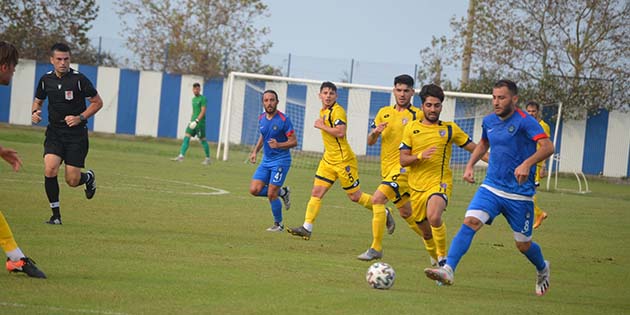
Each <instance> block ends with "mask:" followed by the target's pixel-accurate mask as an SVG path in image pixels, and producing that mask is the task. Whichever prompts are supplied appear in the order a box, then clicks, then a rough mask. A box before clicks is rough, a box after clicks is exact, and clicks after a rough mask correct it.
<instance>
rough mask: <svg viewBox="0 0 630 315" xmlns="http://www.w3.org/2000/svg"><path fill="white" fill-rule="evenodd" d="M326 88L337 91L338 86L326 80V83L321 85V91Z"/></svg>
mask: <svg viewBox="0 0 630 315" xmlns="http://www.w3.org/2000/svg"><path fill="white" fill-rule="evenodd" d="M324 88H329V89H331V90H333V91H335V92H337V86H336V85H335V84H334V83H332V82H330V81H326V82H324V83H322V85H321V86H320V87H319V91H320V92H321V91H322V90H323V89H324Z"/></svg>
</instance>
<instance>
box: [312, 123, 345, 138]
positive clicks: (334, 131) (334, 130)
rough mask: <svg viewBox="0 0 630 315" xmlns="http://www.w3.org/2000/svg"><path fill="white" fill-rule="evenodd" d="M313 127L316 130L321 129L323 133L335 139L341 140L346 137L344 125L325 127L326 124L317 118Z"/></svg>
mask: <svg viewBox="0 0 630 315" xmlns="http://www.w3.org/2000/svg"><path fill="white" fill-rule="evenodd" d="M314 127H315V128H317V129H321V130H323V131H324V132H326V133H328V134H329V135H331V136H333V137H336V138H343V137H345V136H346V125H345V124H339V125H336V126H334V127H329V126H326V124H325V123H324V119H322V118H318V119H317V120H315V124H314Z"/></svg>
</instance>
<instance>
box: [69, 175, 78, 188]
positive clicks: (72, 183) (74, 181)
mask: <svg viewBox="0 0 630 315" xmlns="http://www.w3.org/2000/svg"><path fill="white" fill-rule="evenodd" d="M66 184H68V186H70V187H77V186H79V178H74V177H66Z"/></svg>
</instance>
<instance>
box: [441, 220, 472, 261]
mask: <svg viewBox="0 0 630 315" xmlns="http://www.w3.org/2000/svg"><path fill="white" fill-rule="evenodd" d="M475 233H476V232H475V230H473V229H471V228H470V227H469V226H468V225H466V224H462V227H461V228H460V229H459V231H458V232H457V235H455V238H453V241H452V242H451V248H450V249H449V250H448V256H447V257H446V264H447V265H449V266H451V269H453V271H455V268H457V264H459V260H460V259H462V256H464V254H466V252H467V251H468V249H469V248H470V244H471V243H472V240H473V237H474V236H475Z"/></svg>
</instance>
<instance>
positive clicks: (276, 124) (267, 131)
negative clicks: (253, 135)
mask: <svg viewBox="0 0 630 315" xmlns="http://www.w3.org/2000/svg"><path fill="white" fill-rule="evenodd" d="M258 129H259V130H260V134H261V135H262V138H263V159H262V162H263V163H265V162H276V161H285V162H286V161H288V162H291V153H290V152H289V149H273V148H271V147H270V146H269V140H271V139H276V141H277V142H286V141H287V140H288V139H289V136H291V135H293V134H294V133H295V130H293V124H292V123H291V120H290V119H289V117H287V116H285V115H284V114H283V113H282V112H280V111H277V112H276V114H275V115H274V116H273V117H272V118H271V119H267V115H266V114H262V115H260V116H259V117H258Z"/></svg>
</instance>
